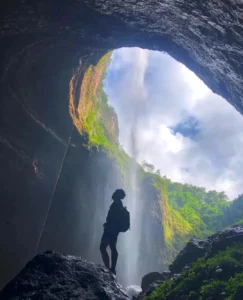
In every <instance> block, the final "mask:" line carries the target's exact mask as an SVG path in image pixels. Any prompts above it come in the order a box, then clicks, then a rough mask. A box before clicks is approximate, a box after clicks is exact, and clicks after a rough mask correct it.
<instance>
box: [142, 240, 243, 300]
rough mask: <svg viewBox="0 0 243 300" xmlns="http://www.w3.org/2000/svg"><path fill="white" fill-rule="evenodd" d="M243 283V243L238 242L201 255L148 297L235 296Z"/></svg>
mask: <svg viewBox="0 0 243 300" xmlns="http://www.w3.org/2000/svg"><path fill="white" fill-rule="evenodd" d="M240 286H243V244H241V243H240V244H235V245H232V246H231V247H228V248H226V250H224V251H222V252H219V253H218V254H216V255H215V256H213V257H211V258H208V259H206V258H201V259H199V260H198V261H197V262H195V263H194V264H192V266H191V267H190V268H189V269H188V270H187V271H186V272H184V273H182V275H181V277H179V278H174V279H173V278H172V279H171V280H168V281H166V282H164V283H162V284H161V285H160V286H159V287H158V288H157V289H156V290H155V291H154V292H152V293H151V294H150V295H149V296H148V297H145V298H144V300H166V299H167V298H168V299H178V300H179V299H188V298H186V297H187V296H188V295H190V299H198V300H204V299H205V300H206V299H225V300H231V299H233V296H234V293H235V291H236V290H237V288H238V287H240Z"/></svg>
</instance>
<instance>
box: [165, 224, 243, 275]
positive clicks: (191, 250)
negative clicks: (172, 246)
mask: <svg viewBox="0 0 243 300" xmlns="http://www.w3.org/2000/svg"><path fill="white" fill-rule="evenodd" d="M237 242H243V226H241V225H238V226H234V227H231V228H227V229H225V230H222V231H219V232H217V233H215V234H213V235H211V236H210V237H208V239H206V240H205V241H202V240H197V239H192V240H190V241H189V242H188V243H187V245H186V246H185V248H184V249H183V250H181V252H180V253H179V254H178V255H177V257H176V258H175V260H174V262H173V263H172V264H171V265H170V266H169V269H170V271H171V273H172V274H177V273H181V272H182V271H185V270H186V269H187V268H188V267H189V266H190V264H191V263H193V262H195V261H197V260H198V258H201V257H203V256H207V257H211V256H214V255H215V254H217V253H218V252H219V251H222V250H224V249H226V248H227V247H228V246H231V245H232V244H234V243H237Z"/></svg>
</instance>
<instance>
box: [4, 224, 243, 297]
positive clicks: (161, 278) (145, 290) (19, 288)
mask: <svg viewBox="0 0 243 300" xmlns="http://www.w3.org/2000/svg"><path fill="white" fill-rule="evenodd" d="M169 269H170V271H167V272H163V273H159V272H152V273H149V274H147V275H145V276H144V278H143V280H142V284H141V287H142V293H141V294H140V295H139V296H138V297H137V299H145V300H172V299H177V300H197V299H198V300H210V299H212V300H213V299H217V300H242V299H243V226H235V227H232V228H229V229H226V230H223V231H221V232H218V233H216V234H214V235H212V236H210V237H209V238H208V239H207V240H205V241H199V240H191V241H190V242H188V244H187V245H186V247H185V248H184V249H183V250H182V251H181V252H180V253H179V255H178V256H177V258H176V259H175V261H174V262H173V263H172V264H171V266H170V268H169ZM129 294H130V295H132V291H129ZM0 299H4V300H20V299H21V300H27V299H28V300H38V299H42V300H47V299H48V300H57V299H58V300H64V299H65V300H66V299H68V300H73V299H79V300H86V299H93V300H98V299H105V300H113V299H114V300H115V299H116V300H125V299H129V296H128V295H127V294H126V292H125V290H123V288H122V287H121V285H119V284H118V283H117V281H116V279H115V277H114V276H113V274H112V273H110V272H109V271H108V270H106V269H105V268H103V267H101V266H99V265H96V264H94V263H92V262H89V261H87V260H85V259H82V258H78V257H75V256H68V255H62V254H58V253H54V252H51V251H47V252H45V253H43V254H41V255H37V256H36V257H35V258H34V259H33V260H31V261H30V262H29V263H28V264H27V265H26V267H25V268H24V269H23V270H22V271H21V272H20V273H19V275H18V276H17V277H16V278H15V279H13V280H12V281H11V282H10V283H9V284H8V285H6V286H5V288H4V289H3V290H2V291H1V292H0Z"/></svg>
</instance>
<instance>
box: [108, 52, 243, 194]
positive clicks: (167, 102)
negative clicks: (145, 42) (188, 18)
mask: <svg viewBox="0 0 243 300" xmlns="http://www.w3.org/2000/svg"><path fill="white" fill-rule="evenodd" d="M105 91H106V93H107V95H108V101H109V104H110V105H112V106H113V107H114V108H115V110H116V112H117V115H118V122H119V141H120V144H121V145H122V146H123V148H124V150H125V151H126V152H127V153H128V154H129V155H135V156H136V158H137V160H138V161H139V162H141V161H143V160H145V161H147V162H148V163H151V164H153V165H154V166H155V169H159V170H160V172H161V175H162V176H164V175H166V176H167V177H168V178H170V179H171V180H172V181H175V182H181V183H189V184H192V185H196V186H201V187H205V188H206V189H207V190H216V191H225V193H226V194H227V195H228V197H229V199H233V198H235V197H237V196H238V195H239V194H242V193H243V175H242V170H243V156H242V151H243V116H242V115H240V113H239V112H237V111H236V109H235V108H234V107H233V106H231V105H230V104H229V103H228V102H227V101H226V100H225V99H223V98H222V97H220V96H219V95H216V94H214V93H213V92H212V91H211V90H210V89H209V88H208V87H207V86H206V85H205V84H204V83H203V82H202V81H201V80H200V79H199V78H198V77H197V76H196V75H195V74H194V73H193V72H191V71H190V70H189V69H187V68H186V67H185V66H184V65H182V64H181V63H179V62H177V61H176V60H174V59H173V58H171V57H170V56H169V55H168V54H166V53H162V52H158V51H149V50H144V49H140V48H121V49H118V50H115V51H114V52H113V54H112V61H111V63H110V65H109V68H108V70H107V76H106V80H105ZM134 133H135V141H136V143H135V144H136V147H135V151H134V147H132V142H131V141H132V134H134Z"/></svg>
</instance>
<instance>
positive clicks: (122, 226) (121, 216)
mask: <svg viewBox="0 0 243 300" xmlns="http://www.w3.org/2000/svg"><path fill="white" fill-rule="evenodd" d="M125 196H126V194H125V192H124V191H123V190H122V189H118V190H116V191H115V192H114V193H113V195H112V199H113V203H112V204H111V206H110V209H109V212H108V215H107V218H106V223H105V224H104V225H103V226H104V233H103V235H102V238H101V244H100V252H101V255H102V259H103V262H104V264H105V266H106V268H108V269H110V271H111V272H112V273H113V274H115V275H116V263H117V258H118V252H117V249H116V243H117V237H118V234H119V232H126V231H127V230H128V229H129V228H130V215H129V212H128V211H127V210H126V208H125V207H124V206H123V204H122V201H121V200H122V199H124V198H125ZM107 246H109V247H110V249H111V267H110V258H109V255H108V253H107V250H106V249H107Z"/></svg>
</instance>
